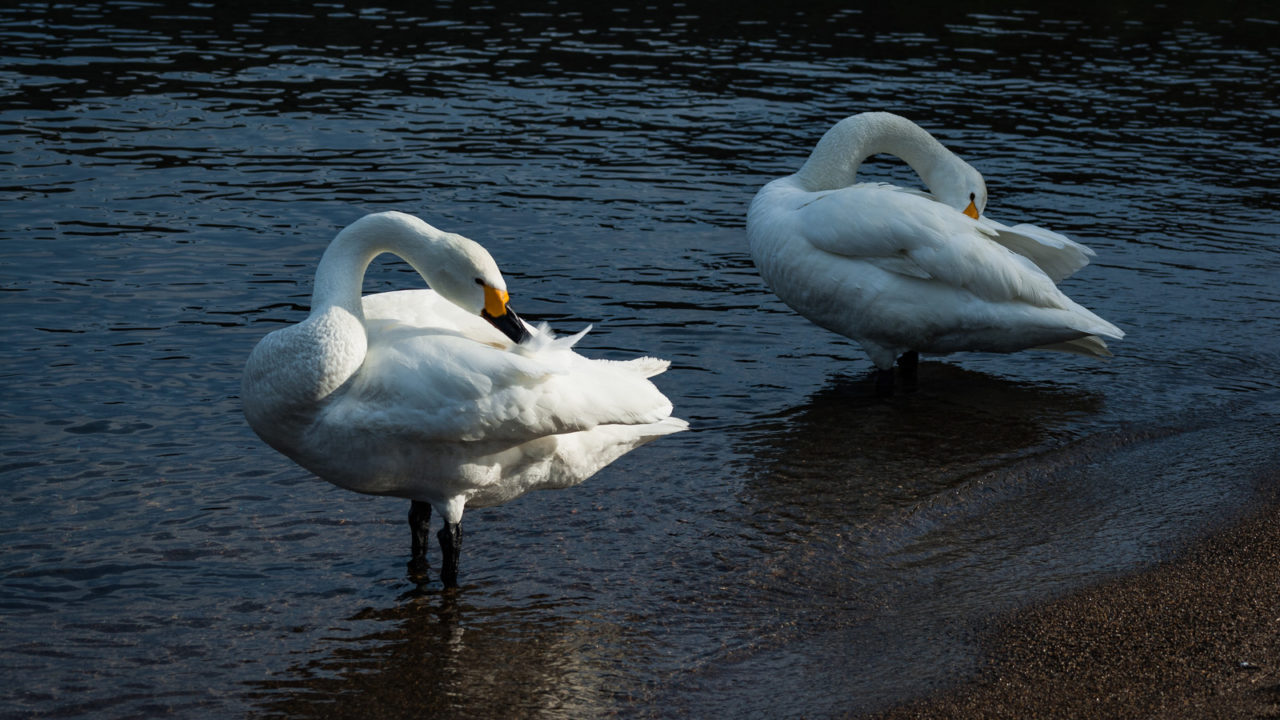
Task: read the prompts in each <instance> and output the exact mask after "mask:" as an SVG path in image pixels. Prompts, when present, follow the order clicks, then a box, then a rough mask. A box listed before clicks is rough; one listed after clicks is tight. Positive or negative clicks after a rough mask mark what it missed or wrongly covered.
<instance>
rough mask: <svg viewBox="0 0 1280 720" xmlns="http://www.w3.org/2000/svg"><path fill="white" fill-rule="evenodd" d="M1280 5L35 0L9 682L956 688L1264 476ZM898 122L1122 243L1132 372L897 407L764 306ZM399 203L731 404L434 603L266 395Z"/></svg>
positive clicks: (995, 184) (25, 35) (17, 41)
mask: <svg viewBox="0 0 1280 720" xmlns="http://www.w3.org/2000/svg"><path fill="white" fill-rule="evenodd" d="M1184 5H1188V4H1185V3H1184ZM1277 20H1280V18H1277V17H1276V16H1275V9H1274V8H1272V7H1271V5H1269V4H1261V3H1258V4H1249V3H1244V4H1239V3H1237V4H1233V5H1232V8H1230V9H1225V10H1224V9H1222V8H1219V7H1216V6H1215V7H1213V8H1211V9H1206V8H1201V7H1200V6H1199V5H1196V6H1195V7H1190V8H1188V7H1180V4H1178V3H1174V4H1173V5H1169V4H1164V5H1161V6H1158V7H1157V6H1152V7H1147V6H1142V7H1137V6H1134V7H1129V6H1125V5H1118V6H1107V7H1105V8H1103V7H1098V8H1089V7H1083V6H1081V5H1080V4H1079V3H1074V4H1065V3H1061V4H1056V3H1049V4H1037V5H1035V6H1034V7H1027V8H1023V9H1018V8H1010V9H1008V11H1007V12H1001V13H998V14H997V13H991V12H975V11H974V10H973V8H972V7H971V6H969V5H967V4H965V3H955V2H945V3H944V2H925V3H924V4H921V3H915V4H912V5H911V6H905V5H902V6H892V7H890V6H889V5H885V6H884V7H882V8H879V9H874V10H860V9H857V8H852V7H848V6H847V4H843V3H827V2H819V3H809V4H804V5H803V6H788V5H770V6H768V7H764V6H759V5H758V4H750V3H747V4H740V5H739V6H735V7H732V8H719V9H718V10H717V12H716V13H710V12H705V11H703V10H701V9H700V8H697V7H693V6H683V5H673V6H671V7H655V8H645V9H643V10H641V9H637V8H633V7H630V6H622V5H619V6H617V7H614V6H611V5H610V4H608V3H606V4H600V3H594V4H592V3H579V2H574V1H559V0H557V1H556V2H552V3H550V4H547V5H546V6H545V7H540V8H538V9H529V8H527V7H522V6H515V5H512V4H509V3H505V2H494V3H479V4H476V3H461V4H453V3H436V4H433V5H431V6H430V7H425V6H424V7H418V6H415V7H413V8H408V7H387V8H372V7H357V6H347V5H343V4H341V3H323V4H318V5H313V6H305V7H304V6H299V5H297V4H281V3H274V2H270V1H269V0H265V1H263V2H257V3H252V4H244V3H230V4H228V3H216V4H209V3H183V2H172V3H169V2H163V3H136V2H125V1H123V0H122V1H114V0H108V1H103V2H91V3H67V4H61V5H49V4H40V3H27V4H18V5H12V6H6V7H3V8H0V47H3V51H0V52H2V53H3V56H4V57H3V59H4V62H3V63H0V97H3V99H4V103H2V104H0V133H2V134H3V135H4V138H5V149H6V151H7V154H6V155H5V156H4V158H3V160H2V161H0V162H2V163H3V165H2V167H3V170H2V172H3V177H4V180H3V182H0V187H3V188H4V190H5V192H4V193H0V207H2V208H3V211H4V214H5V219H6V222H4V223H2V224H0V248H2V250H0V291H2V292H3V297H4V302H3V303H0V330H2V332H3V334H4V335H3V337H4V339H5V342H4V343H3V345H0V359H2V361H3V364H2V366H3V367H4V369H5V378H6V381H7V382H6V385H5V401H4V404H3V406H0V415H2V416H3V420H4V422H3V423H2V424H0V489H2V490H3V491H4V493H5V497H6V498H7V502H6V503H4V504H2V505H0V537H2V538H3V540H4V543H5V547H6V552H5V554H4V555H3V557H2V558H0V608H2V609H3V612H2V613H0V639H3V641H4V642H3V643H0V648H2V649H0V667H2V668H3V669H4V671H5V677H6V679H8V680H9V682H8V683H7V684H6V686H5V687H4V688H0V715H4V716H11V715H12V716H42V715H43V716H59V717H76V716H86V717H88V716H92V717H101V716H103V715H104V714H105V715H114V716H156V715H163V714H177V715H181V716H200V717H241V716H244V715H246V714H253V713H258V714H264V715H268V716H293V715H302V716H307V715H320V714H326V715H327V714H333V713H339V714H345V713H349V714H360V715H361V716H362V717H364V716H368V715H367V714H365V713H363V712H362V710H363V709H364V708H365V707H366V705H368V707H370V708H376V709H378V710H379V711H384V712H385V714H388V715H391V714H401V713H399V712H397V711H398V710H402V709H404V708H405V707H410V708H413V709H414V710H420V711H423V712H428V711H429V712H430V713H431V714H432V715H439V716H448V715H450V714H453V715H459V716H481V715H483V716H491V717H503V716H508V717H515V716H519V717H529V716H537V717H570V716H576V717H581V716H598V715H609V714H617V715H622V716H628V717H644V716H663V715H666V716H670V715H680V714H684V715H688V716H701V717H707V716H724V715H735V714H738V715H751V714H755V715H761V716H770V717H773V716H778V715H787V714H794V715H797V716H799V715H803V716H807V717H830V716H840V715H844V714H848V713H855V712H857V711H859V710H862V709H865V708H869V707H874V706H875V705H876V704H878V703H882V702H884V701H887V700H890V699H893V698H899V697H903V696H905V695H909V694H912V693H918V692H921V691H923V690H925V689H928V688H930V687H933V686H936V685H939V684H943V683H945V682H947V681H949V680H951V679H954V678H955V677H956V675H957V674H958V673H961V672H963V671H964V670H965V669H966V668H968V667H971V666H972V664H973V663H974V662H976V661H977V660H976V655H975V649H974V648H975V645H974V643H973V629H974V628H975V627H977V626H980V625H981V623H982V622H984V621H985V620H986V619H987V618H989V617H990V615H991V614H992V613H995V612H998V611H999V610H1001V609H1003V608H1007V607H1012V606H1015V605H1017V604H1018V603H1022V602H1026V601H1028V600H1033V599H1036V598H1039V597H1044V596H1045V595H1046V594H1053V593H1058V592H1062V591H1065V590H1070V589H1072V588H1074V587H1078V586H1079V585H1080V584H1082V583H1086V582H1091V581H1093V580H1095V579H1097V578H1099V577H1103V576H1106V575H1108V574H1111V573H1115V572H1122V571H1125V570H1128V569H1132V568H1135V567H1140V566H1142V565H1143V564H1145V563H1149V562H1151V561H1153V560H1155V559H1158V558H1160V557H1164V556H1165V555H1166V554H1167V553H1168V552H1171V551H1173V550H1176V549H1177V547H1179V546H1180V544H1181V543H1183V542H1185V540H1186V539H1187V538H1189V537H1192V536H1194V535H1195V534H1196V533H1199V532H1202V531H1204V530H1205V529H1207V528H1210V527H1213V526H1214V524H1215V523H1217V522H1220V521H1221V520H1223V519H1225V518H1230V517H1232V516H1234V515H1235V514H1236V513H1238V512H1239V511H1240V509H1241V508H1242V507H1245V506H1247V504H1248V502H1249V498H1250V497H1251V496H1252V495H1251V493H1252V491H1253V490H1254V488H1253V485H1252V483H1253V479H1252V478H1253V475H1252V473H1251V472H1250V468H1251V467H1255V466H1258V465H1260V464H1263V463H1268V462H1274V461H1275V460H1276V457H1275V454H1276V449H1275V445H1274V441H1273V440H1272V438H1273V437H1274V429H1275V418H1276V417H1277V410H1276V408H1277V400H1276V393H1277V392H1278V391H1280V383H1277V380H1276V377H1277V376H1276V373H1275V368H1276V367H1278V366H1280V345H1278V344H1277V343H1280V327H1278V323H1280V320H1278V317H1280V313H1277V311H1276V308H1277V307H1280V294H1278V293H1280V290H1278V289H1277V286H1276V284H1275V281H1274V278H1275V277H1276V276H1277V271H1278V270H1280V261H1278V260H1277V258H1278V257H1280V256H1278V255H1277V253H1276V248H1277V243H1278V240H1277V233H1276V227H1275V216H1276V211H1277V210H1280V204H1278V201H1277V196H1276V193H1275V192H1274V188H1275V187H1276V186H1277V185H1278V184H1280V157H1278V156H1277V148H1276V147H1275V143H1274V142H1272V139H1273V136H1274V128H1273V127H1272V126H1273V125H1274V112H1273V105H1274V102H1273V96H1274V88H1273V87H1272V85H1271V77H1272V75H1273V73H1272V68H1274V67H1275V66H1276V64H1277V62H1280V58H1278V57H1277V55H1276V53H1277V48H1276V43H1275V41H1274V40H1275V29H1276V27H1277V22H1276V21H1277ZM872 109H882V110H890V111H894V112H898V113H901V114H903V115H906V116H909V117H911V118H913V119H915V120H916V121H918V122H919V123H920V124H921V125H923V126H924V127H926V128H928V129H929V130H930V131H931V132H933V133H934V134H935V135H936V136H937V137H939V139H941V140H942V141H943V142H944V143H946V144H947V145H948V146H949V147H952V148H953V149H955V150H957V151H958V152H960V154H961V155H962V156H964V157H965V158H966V159H967V160H969V161H970V162H971V163H973V164H974V165H975V167H977V168H978V169H979V170H980V171H982V172H983V173H984V175H985V176H986V179H987V184H988V187H989V188H990V190H991V203H990V204H989V206H988V212H990V213H991V215H992V216H993V217H996V218H998V219H1001V220H1005V221H1010V222H1017V221H1030V222H1035V223H1037V224H1042V225H1044V226H1047V227H1050V228H1053V229H1055V230H1059V231H1061V232H1065V233H1067V234H1069V235H1073V236H1075V237H1077V238H1078V239H1080V240H1082V241H1084V242H1086V243H1087V244H1089V245H1090V246H1091V247H1093V248H1094V249H1096V250H1097V251H1098V258H1097V262H1095V263H1094V264H1092V265H1090V266H1089V267H1087V268H1085V269H1084V270H1083V271H1082V272H1081V273H1080V275H1079V277H1077V278H1073V279H1071V280H1069V281H1068V284H1069V287H1068V288H1066V290H1067V292H1068V294H1069V295H1071V296H1072V297H1075V298H1077V299H1079V300H1080V302H1081V303H1082V304H1084V305H1086V306H1088V307H1091V308H1095V309H1097V310H1098V311H1099V312H1100V313H1101V314H1102V315H1104V316H1106V317H1107V318H1108V319H1111V320H1114V321H1115V322H1116V323H1117V324H1119V325H1121V326H1122V327H1123V328H1124V329H1125V330H1126V331H1127V332H1128V333H1129V335H1128V337H1127V338H1126V340H1125V341H1124V342H1123V343H1122V344H1121V346H1119V347H1116V348H1115V349H1116V351H1117V357H1116V358H1115V359H1114V360H1112V361H1110V362H1106V363H1097V362H1092V361H1088V360H1084V359H1079V358H1071V357H1056V356H1050V355H1048V354H1043V353H1040V354H1037V353H1023V354H1015V355H1009V356H983V355H957V356H953V357H949V358H947V359H946V360H945V361H932V362H928V363H926V364H925V365H924V366H923V368H922V377H921V387H920V390H919V391H918V392H917V393H915V394H911V395H900V396H898V397H896V398H894V399H893V400H892V401H891V402H887V403H886V402H880V401H876V400H874V399H873V398H871V397H870V392H869V386H868V385H867V384H866V382H865V380H864V379H863V377H862V376H861V373H864V372H866V371H867V370H869V369H870V367H869V364H868V363H867V361H866V359H865V357H864V356H863V355H862V354H861V353H860V352H859V351H858V350H857V349H856V348H854V347H852V346H851V345H850V344H849V343H847V342H845V341H843V340H841V339H840V338H837V337H835V336H833V335H831V334H830V333H826V332H823V331H820V330H817V329H816V328H814V327H813V326H812V325H810V324H808V323H807V322H805V321H804V320H803V319H801V318H798V317H797V316H796V315H795V314H794V313H793V312H791V311H790V310H789V309H788V308H786V307H785V306H784V305H782V304H781V303H780V302H779V301H778V300H777V299H776V298H775V297H773V296H772V295H771V294H770V293H769V292H768V291H767V289H766V288H765V287H764V285H763V284H762V283H761V281H760V279H759V277H758V275H757V274H756V272H755V270H754V268H753V267H752V264H751V261H750V257H749V254H748V252H747V247H746V242H745V238H744V237H743V232H742V225H743V218H744V215H745V211H746V206H747V203H749V202H750V199H751V197H752V195H753V194H754V193H755V191H756V190H757V189H758V188H759V187H760V186H761V185H762V184H763V183H764V182H766V181H767V180H769V179H771V178H774V177H777V176H780V175H784V174H787V173H790V172H792V171H794V169H795V167H797V164H798V163H799V162H800V161H801V160H802V158H803V156H804V155H805V154H806V153H807V152H808V150H809V148H811V147H812V145H813V143H814V142H815V141H816V139H817V138H818V137H819V136H820V135H821V133H822V132H823V131H825V130H826V129H827V128H829V127H830V126H831V125H832V124H833V123H834V122H835V121H836V120H838V119H839V118H841V117H844V116H846V115H848V114H851V113H853V112H857V111H861V110H872ZM869 169H871V170H872V171H874V172H875V173H877V174H879V175H880V176H882V177H885V178H891V179H894V180H896V181H900V182H913V181H914V179H913V178H912V177H911V176H910V175H909V174H908V173H905V172H904V171H903V170H902V168H901V167H900V166H897V165H895V164H894V163H891V162H889V161H887V160H884V159H878V160H876V161H874V162H872V163H870V164H869ZM392 208H394V209H399V210H405V211H409V212H413V213H415V214H419V215H421V216H423V217H424V218H425V219H427V220H429V221H431V222H432V223H433V224H436V225H437V226H439V227H442V228H447V229H449V230H455V231H459V232H462V233H464V234H467V235H470V236H472V237H474V238H476V239H477V240H479V241H481V242H482V243H483V244H484V245H485V246H486V247H487V248H488V249H490V250H491V251H492V252H493V254H494V255H495V257H496V258H497V260H498V261H499V263H500V264H501V265H502V266H503V269H504V274H505V275H506V276H507V278H508V282H509V284H510V286H511V291H512V294H513V296H514V297H516V298H518V299H519V306H520V308H521V310H522V313H526V314H527V315H528V316H529V317H530V318H532V319H535V320H536V319H545V320H548V321H550V322H551V323H552V325H553V327H554V328H555V330H557V331H558V332H572V331H576V330H578V329H580V328H581V327H582V326H583V325H585V324H587V323H592V324H594V325H595V329H594V330H593V331H592V332H591V333H590V334H588V335H587V336H586V338H584V339H583V341H582V342H581V343H580V344H579V348H581V349H582V351H583V352H584V353H587V354H589V355H593V356H596V357H611V358H623V357H630V356H634V355H635V354H637V353H653V354H656V355H659V356H663V357H667V358H670V359H671V360H673V366H672V370H671V371H670V372H668V373H667V374H665V375H663V376H662V377H661V378H660V380H661V386H662V388H663V389H664V391H665V392H666V393H667V394H668V395H669V396H670V397H672V398H673V399H674V401H675V403H676V405H677V407H678V412H679V414H680V415H681V416H682V417H686V418H689V419H690V420H691V421H692V423H693V425H694V430H693V431H692V432H689V433H684V434H681V435H680V436H677V437H674V438H671V439H669V442H664V443H660V444H655V445H653V446H648V447H646V448H642V449H641V450H640V451H637V452H636V453H634V454H633V455H629V456H627V457H625V458H623V459H622V460H621V461H619V462H618V463H616V464H615V465H613V466H611V467H610V468H608V469H606V471H605V472H602V473H601V474H600V475H598V476H597V477H595V478H593V479H592V480H591V481H589V482H587V483H585V484H584V485H581V486H579V487H576V488H573V489H572V490H571V491H564V492H559V493H547V494H535V495H534V496H529V497H525V498H522V499H521V500H520V501H519V502H517V503H512V504H510V505H508V506H503V507H501V508H491V509H486V510H483V511H478V512H475V513H469V514H468V523H469V525H468V533H469V537H473V538H476V541H475V542H474V543H473V544H471V545H470V546H469V547H470V549H469V551H468V557H467V566H466V580H467V582H468V583H469V585H468V586H467V587H464V588H463V590H462V592H461V593H460V594H459V595H458V596H456V597H453V598H449V597H446V596H440V595H432V594H427V595H422V596H411V595H406V593H407V592H410V588H409V585H408V583H407V581H406V579H405V577H404V560H405V558H404V557H403V554H404V549H405V545H406V535H407V531H406V529H405V527H404V515H405V507H404V505H403V504H401V503H399V502H394V501H391V500H387V499H379V498H366V497H360V496H354V495H352V494H349V493H344V492H342V491H340V490H337V489H336V488H331V487H329V486H327V485H325V484H323V483H320V482H317V481H316V480H315V479H314V478H311V477H310V476H308V475H307V474H306V473H304V472H302V471H301V470H299V469H298V468H296V467H294V466H292V465H290V464H289V463H288V462H287V461H285V460H284V459H283V458H280V457H278V456H277V455H275V454H274V453H272V452H271V451H270V450H268V449H267V448H265V447H263V446H262V445H261V443H260V442H259V441H258V440H257V439H256V437H254V436H253V434H252V433H251V432H250V431H249V430H248V428H247V427H246V426H245V423H244V421H243V418H242V415H241V413H240V406H239V400H238V398H237V396H236V395H237V393H238V387H239V375H240V369H241V367H242V364H243V361H244V358H245V356H246V355H247V354H248V352H249V349H250V348H251V347H252V346H253V344H254V343H255V342H256V341H257V340H258V339H259V338H260V337H261V336H262V335H264V334H266V333H267V332H268V331H270V330H273V329H276V328H278V327H280V326H281V325H282V324H285V323H291V322H296V321H297V320H299V319H300V318H301V317H303V316H304V314H305V312H306V308H307V305H308V303H309V298H310V290H311V288H310V283H311V279H312V276H313V273H314V268H315V263H316V261H317V260H318V258H319V255H320V252H321V251H322V250H323V248H324V246H325V245H326V243H327V242H328V240H329V239H330V238H331V237H332V236H333V234H334V233H335V232H336V230H337V229H338V228H340V227H342V226H344V225H346V224H348V223H349V222H351V221H352V220H353V219H355V218H356V217H358V216H359V215H360V214H362V213H364V212H367V211H371V210H381V209H392ZM418 283H419V280H418V279H417V278H416V277H415V276H414V275H413V274H412V273H411V272H409V271H408V270H407V269H406V268H405V267H404V265H403V263H394V262H389V261H388V262H383V261H379V262H376V263H375V264H374V266H373V267H372V268H371V269H370V273H369V275H368V278H367V281H366V288H367V289H368V290H370V291H379V290H386V289H390V288H401V287H411V286H415V285H417V284H418ZM783 697H785V698H787V703H788V704H787V705H786V706H785V707H782V706H781V705H780V704H779V698H783ZM400 703H403V705H401V704H400Z"/></svg>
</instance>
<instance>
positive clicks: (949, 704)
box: [874, 471, 1280, 720]
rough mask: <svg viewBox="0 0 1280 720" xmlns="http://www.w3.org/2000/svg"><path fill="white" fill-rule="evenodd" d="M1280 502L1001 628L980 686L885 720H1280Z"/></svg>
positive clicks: (969, 685)
mask: <svg viewBox="0 0 1280 720" xmlns="http://www.w3.org/2000/svg"><path fill="white" fill-rule="evenodd" d="M1268 475H1270V477H1268V478H1267V480H1268V481H1269V482H1267V483H1266V484H1265V485H1267V486H1270V487H1271V488H1274V487H1275V486H1276V484H1277V483H1280V475H1277V474H1276V473H1275V472H1274V471H1271V472H1269V473H1268ZM1272 494H1273V492H1268V493H1267V495H1268V496H1269V497H1268V499H1267V501H1266V502H1265V503H1260V504H1259V505H1258V506H1255V507H1261V508H1265V509H1259V510H1257V511H1256V512H1255V514H1253V515H1252V516H1250V517H1248V518H1246V519H1244V520H1243V521H1241V522H1240V523H1238V524H1236V525H1234V526H1232V527H1230V528H1228V529H1225V530H1221V531H1220V532H1218V533H1216V534H1213V535H1211V536H1209V537H1207V538H1205V539H1202V540H1201V541H1199V542H1197V543H1196V544H1195V545H1193V546H1192V547H1191V548H1189V549H1188V550H1187V551H1186V552H1185V553H1182V554H1181V555H1180V556H1179V557H1178V558H1177V559H1175V560H1173V561H1170V562H1167V563H1163V564H1161V565H1158V566H1156V567H1154V568H1152V569H1150V570H1148V571H1146V572H1143V573H1140V574H1137V575H1133V576H1128V577H1123V578H1119V579H1115V580H1112V581H1109V582H1106V583H1104V584H1101V585H1098V586H1096V587H1093V588H1090V589H1087V590H1084V591H1082V592H1079V593H1075V594H1072V595H1070V596H1067V597H1064V598H1060V599H1057V600H1054V601H1051V602H1048V603H1045V604H1042V605H1037V606H1034V607H1031V608H1028V609H1024V610H1020V611H1018V612H1016V613H1014V614H1013V615H1011V616H1010V617H1007V618H1003V619H1001V620H998V621H996V623H995V625H994V626H993V627H992V628H991V629H990V631H989V632H986V633H984V635H985V637H986V640H985V642H984V649H985V651H986V657H987V661H986V664H985V666H984V668H983V669H982V671H981V672H980V673H979V674H978V675H977V676H976V677H975V678H973V679H971V680H968V681H966V682H964V683H963V684H961V685H960V686H958V687H955V688H952V689H949V690H944V691H941V692H939V693H938V694H937V695H934V696H932V697H927V698H924V699H922V700H919V701H915V702H912V703H909V704H905V705H900V706H898V707H895V708H893V709H891V710H889V711H887V712H884V713H882V714H879V715H876V716H874V717H877V718H882V719H883V720H901V719H904V718H1197V719H1199V718H1280V505H1278V504H1277V503H1276V502H1275V499H1274V497H1270V496H1271V495H1272Z"/></svg>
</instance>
